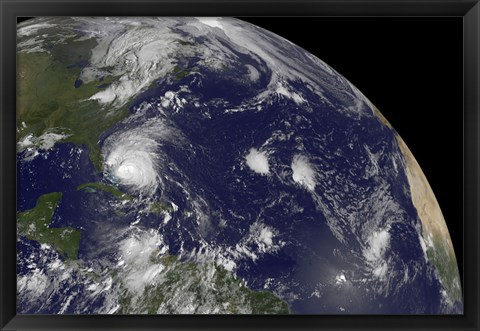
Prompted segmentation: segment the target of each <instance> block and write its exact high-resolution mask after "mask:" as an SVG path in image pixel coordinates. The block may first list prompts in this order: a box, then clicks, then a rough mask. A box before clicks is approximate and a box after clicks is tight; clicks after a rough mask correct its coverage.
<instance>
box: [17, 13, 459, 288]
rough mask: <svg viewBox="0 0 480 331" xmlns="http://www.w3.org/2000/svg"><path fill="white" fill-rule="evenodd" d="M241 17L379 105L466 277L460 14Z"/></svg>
mask: <svg viewBox="0 0 480 331" xmlns="http://www.w3.org/2000/svg"><path fill="white" fill-rule="evenodd" d="M24 19H26V18H19V19H18V21H19V22H20V21H22V20H24ZM241 19H244V20H246V21H249V22H251V23H254V24H256V25H258V26H261V27H264V28H266V29H267V30H270V31H272V32H275V33H277V34H279V35H280V36H282V37H284V38H286V39H288V40H290V41H292V42H294V43H295V44H297V45H299V46H301V47H303V48H304V49H306V50H307V51H309V52H311V53H313V54H315V55H316V56H318V57H319V58H320V59H322V60H323V61H324V62H326V63H327V64H329V65H330V66H331V67H333V68H334V69H335V70H336V71H338V72H339V73H340V74H341V75H343V76H344V77H345V78H347V79H348V80H349V81H350V82H351V83H352V84H353V85H355V86H356V87H357V88H358V89H359V90H360V91H361V92H362V93H363V94H365V96H366V97H367V98H368V99H369V100H370V101H371V102H372V103H373V104H374V105H375V106H377V108H378V109H379V110H380V111H381V112H382V114H383V115H384V116H385V117H386V118H387V120H388V121H389V122H390V123H391V124H392V126H393V127H394V128H395V130H396V131H397V132H398V133H399V134H400V136H401V137H402V138H403V139H404V140H405V142H406V144H407V146H408V147H409V148H410V150H411V151H412V153H413V155H414V156H415V158H416V159H417V161H418V163H419V164H420V166H421V168H422V170H423V171H424V173H425V175H426V176H427V179H428V181H429V183H430V185H431V186H432V188H433V191H434V193H435V195H436V197H437V200H438V202H439V204H440V207H441V209H442V212H443V214H444V216H445V220H446V222H447V224H448V228H449V231H450V235H451V237H452V241H453V244H454V247H455V253H456V256H457V260H458V264H459V269H460V276H461V278H462V280H463V18H461V17H288V18H285V17H241ZM462 282H463V281H462Z"/></svg>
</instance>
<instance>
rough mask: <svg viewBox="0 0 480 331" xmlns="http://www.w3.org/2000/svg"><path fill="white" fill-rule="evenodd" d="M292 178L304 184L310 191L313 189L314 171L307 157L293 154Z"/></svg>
mask: <svg viewBox="0 0 480 331" xmlns="http://www.w3.org/2000/svg"><path fill="white" fill-rule="evenodd" d="M292 171H293V174H292V178H293V180H294V181H295V182H296V183H298V184H300V185H302V186H305V187H306V188H307V189H309V190H310V191H313V190H314V189H315V185H316V183H315V172H314V171H313V169H312V166H311V165H310V162H309V161H308V158H306V157H305V156H302V155H295V156H294V157H293V161H292Z"/></svg>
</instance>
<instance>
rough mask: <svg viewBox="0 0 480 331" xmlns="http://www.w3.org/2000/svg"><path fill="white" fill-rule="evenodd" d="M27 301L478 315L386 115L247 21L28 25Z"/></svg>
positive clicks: (430, 201) (87, 306) (433, 207)
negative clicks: (471, 310) (468, 305)
mask: <svg viewBox="0 0 480 331" xmlns="http://www.w3.org/2000/svg"><path fill="white" fill-rule="evenodd" d="M17 63H18V67H17V80H18V81H17V182H18V188H17V196H18V198H17V211H18V212H17V228H18V241H17V254H18V257H17V275H18V277H17V312H18V313H19V314H462V313H463V298H462V289H461V282H460V277H459V272H458V266H457V262H456V258H455V253H454V250H453V246H452V243H451V239H450V236H449V232H448V229H447V226H446V223H445V220H444V218H443V216H442V212H441V210H440V207H439V205H438V203H437V200H436V199H435V196H434V194H433V192H432V190H431V188H430V186H429V184H428V181H427V179H426V178H425V176H424V174H423V172H422V170H421V168H420V166H419V165H418V163H417V162H416V161H415V158H414V156H413V155H412V153H411V152H410V151H409V149H408V147H407V146H406V145H405V143H404V141H403V140H402V139H401V138H400V136H399V135H398V133H397V132H396V131H395V130H394V129H393V128H392V126H391V125H390V124H389V123H388V121H387V120H386V119H385V118H384V117H383V116H382V115H381V113H380V112H379V110H378V109H377V108H375V106H374V105H373V104H372V103H371V102H370V101H369V100H368V99H367V98H366V97H365V96H364V95H363V94H362V93H361V92H360V91H359V90H358V89H356V88H355V87H354V86H353V85H352V84H351V83H349V82H348V81H347V80H346V79H345V78H344V77H342V76H341V75H340V74H339V73H337V72H336V71H335V70H334V69H332V68H331V67H329V66H328V65H327V64H325V63H324V62H322V61H321V60H320V59H318V58H316V57H315V56H313V55H312V54H310V53H309V52H307V51H305V50H304V49H302V48H300V47H298V46H296V45H295V44H293V43H291V42H289V41H288V40H285V39H283V38H282V37H280V36H278V35H275V34H273V33H271V32H269V31H266V30H264V29H262V28H260V27H257V26H255V25H252V24H250V23H247V22H244V21H242V20H240V19H234V18H211V17H209V18H132V17H124V18H113V17H107V18H104V17H92V18H88V17H78V18H63V17H45V18H36V19H32V20H27V21H25V22H22V23H20V24H19V25H18V51H17Z"/></svg>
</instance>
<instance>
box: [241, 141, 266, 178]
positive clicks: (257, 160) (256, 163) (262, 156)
mask: <svg viewBox="0 0 480 331" xmlns="http://www.w3.org/2000/svg"><path fill="white" fill-rule="evenodd" d="M245 160H246V161H247V165H248V167H249V168H250V169H251V170H252V171H255V172H256V173H257V174H261V175H268V174H269V173H270V166H269V164H268V158H267V154H266V153H265V152H260V151H258V150H257V149H255V148H250V150H249V152H248V154H247V156H245Z"/></svg>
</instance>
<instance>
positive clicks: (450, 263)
mask: <svg viewBox="0 0 480 331" xmlns="http://www.w3.org/2000/svg"><path fill="white" fill-rule="evenodd" d="M433 246H434V247H427V256H428V259H429V261H431V262H432V264H433V265H434V266H435V267H436V269H437V272H438V277H439V278H440V281H441V283H442V285H443V287H444V288H445V291H446V292H447V293H448V295H449V297H450V298H451V299H452V300H453V301H459V302H462V287H461V285H460V283H459V282H460V275H459V273H458V266H457V261H456V259H455V258H454V257H453V256H451V255H450V254H454V253H453V252H452V253H450V254H449V252H448V250H449V248H448V247H447V248H445V247H444V243H443V241H442V240H441V239H440V238H435V237H434V238H433Z"/></svg>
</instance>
